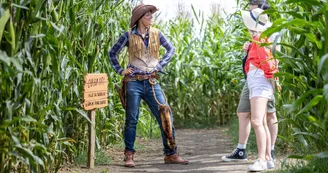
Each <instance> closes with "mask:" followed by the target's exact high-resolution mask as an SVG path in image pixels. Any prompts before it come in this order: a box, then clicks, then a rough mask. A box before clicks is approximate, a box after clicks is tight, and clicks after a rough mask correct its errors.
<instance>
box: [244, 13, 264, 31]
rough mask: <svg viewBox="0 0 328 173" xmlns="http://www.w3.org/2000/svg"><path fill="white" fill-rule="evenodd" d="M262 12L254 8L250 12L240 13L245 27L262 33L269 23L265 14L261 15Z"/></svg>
mask: <svg viewBox="0 0 328 173" xmlns="http://www.w3.org/2000/svg"><path fill="white" fill-rule="evenodd" d="M262 13H263V10H262V9H260V8H255V9H253V10H252V11H241V16H242V18H243V22H244V24H245V25H246V27H247V28H248V29H250V30H253V31H264V30H265V29H266V28H267V27H266V26H265V25H266V24H267V23H268V22H269V17H268V15H267V14H262Z"/></svg>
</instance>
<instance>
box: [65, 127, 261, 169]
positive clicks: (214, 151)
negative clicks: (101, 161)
mask: <svg viewBox="0 0 328 173" xmlns="http://www.w3.org/2000/svg"><path fill="white" fill-rule="evenodd" d="M225 130H226V128H218V129H212V130H189V129H185V130H177V132H176V133H177V135H176V136H177V139H176V141H177V143H178V147H179V153H180V156H181V157H183V158H185V159H187V160H189V164H188V165H171V164H164V161H163V158H164V157H163V155H162V153H163V152H162V141H161V139H151V140H148V141H143V140H138V143H139V144H140V145H142V146H144V148H142V149H140V150H138V151H137V153H136V155H135V162H136V167H135V168H125V167H124V166H123V161H122V159H123V154H122V151H121V149H120V150H117V149H116V150H115V149H114V150H111V151H108V155H109V156H110V158H111V159H113V160H112V163H111V164H108V165H97V166H96V168H94V169H91V170H90V169H86V168H64V169H62V170H61V171H60V173H66V172H83V173H98V172H101V173H108V172H109V173H137V172H163V173H175V172H179V173H181V172H185V173H217V172H229V173H240V172H243V173H245V172H247V167H248V165H249V164H250V163H252V162H253V161H254V159H255V156H253V157H249V158H248V159H249V160H248V162H239V163H227V162H222V161H221V157H222V156H223V155H227V154H230V152H231V151H232V149H233V147H234V145H232V144H231V141H230V140H229V139H228V136H226V132H225Z"/></svg>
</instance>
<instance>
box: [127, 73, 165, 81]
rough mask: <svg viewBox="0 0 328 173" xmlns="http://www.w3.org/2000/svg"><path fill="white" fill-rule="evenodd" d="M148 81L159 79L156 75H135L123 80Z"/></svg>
mask: <svg viewBox="0 0 328 173" xmlns="http://www.w3.org/2000/svg"><path fill="white" fill-rule="evenodd" d="M148 79H159V76H157V75H156V74H150V75H140V74H136V75H135V76H125V77H124V80H125V81H136V80H137V81H143V80H148Z"/></svg>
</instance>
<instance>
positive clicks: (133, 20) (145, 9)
mask: <svg viewBox="0 0 328 173" xmlns="http://www.w3.org/2000/svg"><path fill="white" fill-rule="evenodd" d="M157 10H158V9H157V8H156V7H155V6H153V5H144V6H142V7H141V8H140V9H138V10H137V11H136V12H135V13H134V14H133V15H132V16H131V22H130V28H132V27H133V26H134V25H135V24H136V22H137V21H138V20H139V19H140V18H141V16H143V15H144V14H145V13H147V12H149V11H150V12H151V13H152V14H154V13H155V12H156V11H157Z"/></svg>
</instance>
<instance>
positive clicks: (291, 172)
mask: <svg viewBox="0 0 328 173" xmlns="http://www.w3.org/2000/svg"><path fill="white" fill-rule="evenodd" d="M287 161H288V160H287ZM327 170H328V158H317V157H314V158H313V159H311V160H309V161H305V160H297V161H296V162H293V163H291V162H288V163H287V164H285V165H284V167H283V169H282V170H279V171H271V172H279V173H312V172H315V173H326V172H327Z"/></svg>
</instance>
